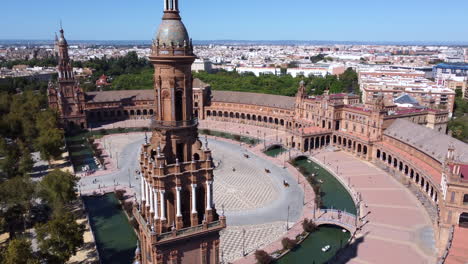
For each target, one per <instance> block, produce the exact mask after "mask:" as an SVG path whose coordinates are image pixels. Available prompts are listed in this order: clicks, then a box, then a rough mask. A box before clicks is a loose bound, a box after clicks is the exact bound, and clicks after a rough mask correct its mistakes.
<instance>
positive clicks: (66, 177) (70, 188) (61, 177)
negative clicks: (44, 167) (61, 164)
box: [39, 169, 78, 210]
mask: <svg viewBox="0 0 468 264" xmlns="http://www.w3.org/2000/svg"><path fill="white" fill-rule="evenodd" d="M77 182H78V178H77V177H76V176H74V175H73V174H71V173H68V172H63V171H61V170H58V169H56V170H53V171H51V172H49V173H48V174H47V175H46V176H44V178H43V179H42V181H41V182H40V183H39V194H40V196H41V197H42V198H43V199H44V200H45V201H47V203H48V204H49V206H50V207H52V208H54V209H57V210H60V209H62V208H63V207H64V206H66V205H67V204H69V203H71V202H73V201H74V200H76V198H77V195H76V190H75V186H76V183H77Z"/></svg>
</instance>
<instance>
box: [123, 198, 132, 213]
mask: <svg viewBox="0 0 468 264" xmlns="http://www.w3.org/2000/svg"><path fill="white" fill-rule="evenodd" d="M123 208H124V210H125V212H127V214H128V216H129V217H132V216H133V202H126V203H124V205H123Z"/></svg>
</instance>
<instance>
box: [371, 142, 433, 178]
mask: <svg viewBox="0 0 468 264" xmlns="http://www.w3.org/2000/svg"><path fill="white" fill-rule="evenodd" d="M379 145H381V146H382V147H383V148H384V149H388V150H390V151H392V152H394V153H397V154H398V155H399V156H400V157H401V158H403V159H404V160H405V161H409V162H411V163H413V164H415V165H416V166H417V168H418V169H420V170H422V171H424V172H425V173H426V174H428V175H429V176H430V177H431V178H432V180H433V182H434V183H435V184H440V181H441V179H442V172H441V171H439V170H437V169H434V168H433V167H431V166H430V165H429V164H427V163H426V162H424V161H422V160H420V159H418V158H416V157H415V156H413V155H410V154H408V153H406V152H405V151H403V150H401V149H400V148H397V147H395V146H393V145H391V144H389V143H387V142H385V141H382V142H380V143H379Z"/></svg>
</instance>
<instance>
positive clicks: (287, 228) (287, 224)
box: [286, 205, 289, 231]
mask: <svg viewBox="0 0 468 264" xmlns="http://www.w3.org/2000/svg"><path fill="white" fill-rule="evenodd" d="M288 230H289V205H288V216H287V218H286V231H288Z"/></svg>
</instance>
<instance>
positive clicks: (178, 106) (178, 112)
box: [174, 90, 184, 121]
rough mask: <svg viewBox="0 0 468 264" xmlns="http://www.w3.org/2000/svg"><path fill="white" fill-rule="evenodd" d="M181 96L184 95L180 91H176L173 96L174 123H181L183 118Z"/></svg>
mask: <svg viewBox="0 0 468 264" xmlns="http://www.w3.org/2000/svg"><path fill="white" fill-rule="evenodd" d="M183 96H184V93H183V92H182V91H180V90H179V91H177V92H176V94H175V109H174V111H175V119H176V121H182V120H183V118H184V114H183V108H184V107H183Z"/></svg>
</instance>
